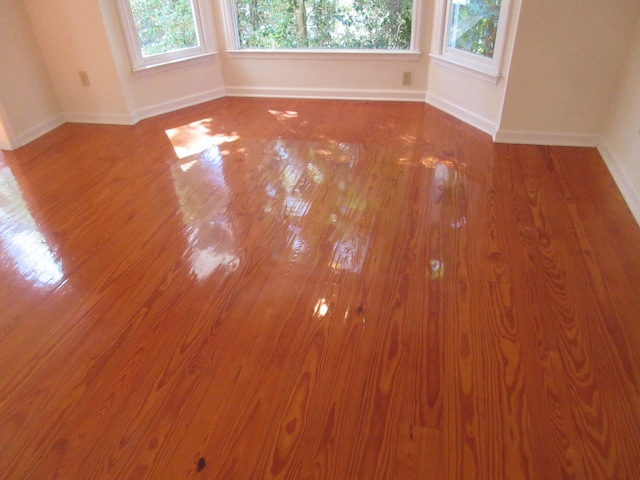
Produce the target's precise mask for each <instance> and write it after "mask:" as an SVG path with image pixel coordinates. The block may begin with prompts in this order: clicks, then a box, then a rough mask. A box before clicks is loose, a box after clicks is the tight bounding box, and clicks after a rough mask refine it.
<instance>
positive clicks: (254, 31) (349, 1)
mask: <svg viewBox="0 0 640 480" xmlns="http://www.w3.org/2000/svg"><path fill="white" fill-rule="evenodd" d="M235 6H236V17H237V22H238V33H239V37H240V45H239V46H240V48H271V49H278V48H346V49H382V50H408V49H409V48H410V46H411V17H412V14H413V0H236V2H235Z"/></svg>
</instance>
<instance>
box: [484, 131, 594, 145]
mask: <svg viewBox="0 0 640 480" xmlns="http://www.w3.org/2000/svg"><path fill="white" fill-rule="evenodd" d="M601 138H602V135H598V134H582V133H551V132H525V131H511V130H498V131H497V132H496V134H495V135H494V136H493V141H494V142H496V143H516V144H521V145H552V146H558V147H595V146H597V145H598V143H599V142H600V140H601Z"/></svg>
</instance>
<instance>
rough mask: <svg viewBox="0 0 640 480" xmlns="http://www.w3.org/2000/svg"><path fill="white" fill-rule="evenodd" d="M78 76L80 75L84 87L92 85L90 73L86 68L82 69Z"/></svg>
mask: <svg viewBox="0 0 640 480" xmlns="http://www.w3.org/2000/svg"><path fill="white" fill-rule="evenodd" d="M78 76H79V77H80V85H82V86H83V87H90V86H91V81H90V80H89V74H88V73H87V72H85V71H84V70H80V71H79V72H78Z"/></svg>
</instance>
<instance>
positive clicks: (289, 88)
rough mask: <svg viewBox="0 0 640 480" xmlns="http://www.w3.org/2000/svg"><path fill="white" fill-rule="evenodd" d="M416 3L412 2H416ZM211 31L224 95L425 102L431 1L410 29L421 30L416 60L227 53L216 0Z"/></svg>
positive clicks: (423, 8)
mask: <svg viewBox="0 0 640 480" xmlns="http://www.w3.org/2000/svg"><path fill="white" fill-rule="evenodd" d="M416 1H417V0H416ZM214 4H215V13H216V30H217V32H218V41H219V44H220V46H221V48H220V49H221V51H222V52H221V62H222V66H223V74H224V82H225V85H226V89H227V94H229V95H246V96H276V97H278V96H283V97H302V98H304V97H307V98H337V99H381V100H411V101H424V95H425V92H426V86H427V71H428V66H429V61H428V52H429V48H430V39H431V28H432V24H433V20H432V16H433V0H424V1H423V2H422V4H421V9H420V11H421V15H420V17H421V18H419V19H417V20H418V22H417V23H416V24H414V26H415V28H420V27H421V29H422V35H421V37H422V42H421V45H420V46H419V47H420V50H421V51H422V55H420V56H419V58H418V59H417V60H403V59H396V58H394V59H389V58H379V57H376V58H373V59H367V58H362V57H363V56H360V58H358V59H354V58H352V57H347V58H345V59H336V58H335V55H323V54H318V55H315V54H314V56H312V57H311V58H310V57H309V56H307V57H305V58H300V55H297V54H296V55H294V56H293V58H283V56H282V54H280V55H279V57H277V58H274V57H269V58H266V57H265V56H264V55H263V56H262V57H261V58H260V57H259V56H256V55H250V54H246V53H236V54H229V53H226V52H225V50H227V49H228V48H229V45H226V42H225V37H224V35H223V32H224V23H223V21H222V18H223V12H222V9H221V7H220V2H219V1H215V2H214ZM407 71H408V72H412V77H413V78H412V85H410V86H403V85H402V75H403V72H407Z"/></svg>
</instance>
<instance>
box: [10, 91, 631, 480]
mask: <svg viewBox="0 0 640 480" xmlns="http://www.w3.org/2000/svg"><path fill="white" fill-rule="evenodd" d="M180 157H181V158H180ZM0 242H1V243H0V254H1V256H0V261H1V263H0V274H1V276H0V478H3V479H23V478H25V479H37V480H41V479H54V478H55V479H92V480H93V479H142V478H149V479H151V478H153V479H171V480H174V479H199V478H202V479H215V480H222V479H238V480H244V479H265V478H289V479H305V480H312V479H314V480H319V479H329V480H341V479H363V480H372V479H385V480H386V479H402V480H406V479H444V480H450V479H488V480H494V479H541V480H542V479H544V480H550V479H570V478H574V479H638V478H640V313H639V312H640V296H639V295H638V292H640V254H639V252H640V250H639V246H640V229H639V228H638V226H637V224H636V223H635V222H634V220H633V218H632V216H631V214H630V213H629V211H628V209H627V207H626V206H625V204H624V202H623V200H622V197H621V196H620V194H619V192H618V190H617V189H616V187H615V184H614V182H613V180H612V179H611V177H610V175H609V173H608V171H607V170H606V168H605V166H604V164H603V162H602V160H601V159H600V157H599V156H598V153H597V152H596V150H594V149H580V148H549V147H535V146H514V145H494V144H493V143H492V142H491V140H490V138H489V137H488V136H486V135H484V134H482V133H480V132H478V131H476V130H474V129H472V128H470V127H467V126H465V125H463V124H462V123H461V122H458V121H457V120H454V119H452V118H451V117H448V116H447V115H445V114H443V113H441V112H439V111H437V110H435V109H433V108H431V107H429V106H427V105H423V104H397V103H374V102H371V103H370V102H334V101H301V100H273V99H269V100H267V99H264V100H263V99H232V98H227V99H223V100H218V101H215V102H210V103H207V104H203V105H199V106H196V107H193V108H189V109H185V110H182V111H179V112H175V113H172V114H168V115H164V116H161V117H157V118H154V119H150V120H145V121H142V122H140V123H139V124H138V125H136V126H133V127H124V126H96V125H74V124H67V125H64V126H62V127H60V128H59V129H57V130H55V131H54V132H52V133H50V134H48V135H46V136H45V137H43V138H41V139H39V140H37V141H35V142H33V143H31V144H29V145H28V146H26V147H24V148H22V149H20V150H18V151H16V152H4V153H2V154H0Z"/></svg>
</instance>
